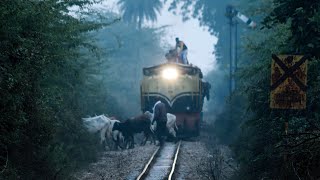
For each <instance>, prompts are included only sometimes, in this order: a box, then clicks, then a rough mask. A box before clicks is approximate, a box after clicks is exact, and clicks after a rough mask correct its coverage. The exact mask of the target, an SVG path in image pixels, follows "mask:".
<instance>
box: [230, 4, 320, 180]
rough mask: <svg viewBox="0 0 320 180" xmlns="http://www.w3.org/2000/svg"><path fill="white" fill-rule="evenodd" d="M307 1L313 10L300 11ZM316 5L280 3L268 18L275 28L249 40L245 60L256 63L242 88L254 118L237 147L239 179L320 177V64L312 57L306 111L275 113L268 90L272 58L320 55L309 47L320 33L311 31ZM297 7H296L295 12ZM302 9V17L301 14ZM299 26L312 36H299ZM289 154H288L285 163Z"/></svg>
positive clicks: (248, 69) (246, 72) (244, 75)
mask: <svg viewBox="0 0 320 180" xmlns="http://www.w3.org/2000/svg"><path fill="white" fill-rule="evenodd" d="M244 2H246V1H244ZM300 2H301V3H302V2H303V4H301V3H300ZM305 3H306V4H308V3H310V4H308V7H311V9H312V10H311V9H309V11H308V12H304V13H302V12H301V11H300V10H302V9H303V8H302V9H301V8H300V5H301V6H302V5H303V6H304V5H306V4H305ZM312 3H314V5H312ZM256 4H259V5H260V4H261V2H258V1H257V2H256ZM256 4H255V5H256ZM316 4H319V3H315V2H311V1H308V2H306V1H299V2H297V1H295V3H293V2H288V1H285V2H284V1H275V4H273V6H272V7H274V10H273V11H271V14H270V15H269V16H267V17H266V19H265V20H264V23H265V24H266V25H268V26H267V27H269V28H270V29H262V30H260V31H258V32H256V33H253V34H249V36H248V38H246V44H247V45H246V54H247V55H249V59H248V58H246V60H247V61H248V60H251V61H252V62H251V64H250V65H249V66H247V67H246V68H245V69H244V71H243V72H241V79H242V87H241V89H242V90H243V95H244V96H245V97H247V99H248V102H247V103H246V104H247V108H248V110H249V112H250V114H252V115H251V116H249V117H248V118H246V119H244V123H243V125H242V131H241V133H240V136H239V138H237V139H236V141H235V143H234V145H233V150H234V152H235V157H236V158H237V159H238V161H239V163H240V171H239V172H238V174H237V175H236V179H239V178H240V179H317V178H318V177H319V175H318V174H317V169H318V167H319V164H318V162H319V157H320V156H319V150H318V149H319V145H320V144H319V137H320V136H319V132H318V130H317V129H318V127H319V123H318V118H317V114H318V110H319V108H317V107H318V106H319V105H318V104H319V101H318V98H319V96H318V94H319V83H318V82H319V79H318V77H319V73H318V70H316V69H317V68H319V60H317V59H314V58H311V59H310V60H312V61H310V62H309V65H308V68H309V70H308V94H307V99H308V101H307V107H308V108H307V110H306V111H289V110H284V111H276V110H271V109H270V108H269V91H266V90H267V89H269V84H270V62H271V58H270V55H271V54H290V53H299V54H312V55H314V56H317V53H316V52H317V51H318V50H317V48H316V47H314V48H311V47H310V46H308V44H309V43H310V42H312V41H313V39H317V38H318V37H319V34H318V33H314V32H315V31H317V30H318V29H319V28H320V27H319V26H318V27H313V28H311V29H310V26H309V25H307V24H309V23H308V21H309V19H314V18H316V16H317V13H311V12H317V11H318V10H317V9H318V5H316ZM292 8H296V10H294V13H293V11H292ZM268 11H269V10H268ZM297 11H299V13H302V14H299V16H296V13H297ZM267 14H269V12H268V13H267ZM275 14H277V15H275ZM260 16H261V14H260ZM296 18H297V19H296ZM299 23H301V24H299ZM304 23H307V24H304ZM298 24H299V25H298ZM269 25H270V26H269ZM313 25H314V24H313ZM298 26H299V28H300V30H301V31H300V32H306V31H308V32H310V34H308V33H307V34H306V33H298V32H297V31H296V30H297V28H298ZM302 35H303V38H305V39H304V41H302ZM311 37H312V38H311ZM315 99H317V100H315ZM285 120H289V135H288V137H285V136H284V128H283V127H284V121H285ZM234 128H235V127H234ZM284 154H287V159H286V160H284Z"/></svg>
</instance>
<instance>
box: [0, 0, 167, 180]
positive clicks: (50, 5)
mask: <svg viewBox="0 0 320 180" xmlns="http://www.w3.org/2000/svg"><path fill="white" fill-rule="evenodd" d="M96 2H98V1H90V0H82V1H77V0H74V1H73V0H71V1H60V0H48V1H34V0H27V1H25V0H4V1H1V3H0V24H1V26H0V97H1V99H0V104H1V108H0V114H1V117H0V132H1V134H0V179H64V178H68V176H69V175H70V173H71V172H73V171H74V170H75V169H76V168H78V167H80V166H81V165H83V164H85V163H88V162H90V161H94V160H95V159H96V157H97V154H98V152H99V151H100V150H102V148H101V147H100V145H99V143H98V141H97V140H98V138H96V136H95V135H92V134H88V132H87V131H86V130H85V129H84V128H83V126H82V122H81V117H85V116H88V115H91V116H92V115H95V114H101V113H106V114H110V115H116V116H117V115H128V114H130V109H129V108H124V106H125V105H127V103H126V101H129V102H130V101H131V102H133V104H134V103H135V104H137V103H139V93H137V92H138V90H139V87H138V84H135V85H133V84H132V83H128V82H129V81H131V82H136V79H137V78H139V77H140V73H141V67H142V66H145V65H150V64H152V62H154V60H158V59H156V58H157V57H158V56H157V54H159V53H162V52H161V48H159V41H158V39H159V38H158V37H159V35H158V33H157V32H156V31H157V30H155V29H150V28H142V27H141V28H140V29H139V30H138V29H136V28H135V27H137V25H136V24H133V25H130V24H124V23H119V22H118V18H115V16H116V15H113V14H101V13H99V12H96V11H94V10H93V9H90V5H91V4H93V3H96ZM71 9H72V10H73V11H71ZM137 42H139V43H137ZM142 49H144V50H146V51H147V53H142V52H139V50H140V51H142ZM139 53H140V54H139ZM151 54H153V56H151ZM127 57H131V58H130V59H129V58H127ZM152 58H155V59H152ZM121 66H124V67H125V68H121ZM121 74H125V75H128V74H130V78H131V79H124V78H123V79H122V81H119V79H120V78H121V77H123V76H121ZM131 74H132V76H131ZM119 75H120V76H119ZM134 75H136V76H134ZM126 81H128V82H126ZM117 88H121V89H122V90H123V91H125V92H127V93H125V94H126V95H125V96H121V98H119V97H118V96H119V93H118V94H115V93H114V92H116V89H117ZM123 91H121V92H123ZM131 92H132V93H131ZM120 99H122V101H120ZM123 100H125V101H123ZM133 107H138V106H137V105H133ZM123 109H126V110H127V111H129V112H126V113H123ZM137 110H139V109H138V108H135V109H134V110H132V111H131V114H130V115H132V114H133V112H134V113H136V112H137Z"/></svg>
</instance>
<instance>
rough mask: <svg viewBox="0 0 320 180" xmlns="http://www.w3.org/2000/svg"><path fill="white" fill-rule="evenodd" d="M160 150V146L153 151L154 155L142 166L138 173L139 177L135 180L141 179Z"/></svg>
mask: <svg viewBox="0 0 320 180" xmlns="http://www.w3.org/2000/svg"><path fill="white" fill-rule="evenodd" d="M159 149H160V146H159V147H158V148H157V149H156V150H155V151H154V153H153V154H152V156H151V158H150V159H149V161H148V163H147V164H146V165H145V166H144V168H143V171H142V172H141V173H140V175H139V176H138V177H137V180H140V179H142V177H143V176H144V175H145V173H146V172H147V170H148V168H149V166H150V164H151V162H152V161H153V159H154V157H155V156H156V154H157V153H158V151H159Z"/></svg>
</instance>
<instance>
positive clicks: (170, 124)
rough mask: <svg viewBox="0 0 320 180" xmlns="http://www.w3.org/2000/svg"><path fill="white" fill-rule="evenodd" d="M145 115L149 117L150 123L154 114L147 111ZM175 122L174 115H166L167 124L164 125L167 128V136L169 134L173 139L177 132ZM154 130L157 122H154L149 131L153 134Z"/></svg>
mask: <svg viewBox="0 0 320 180" xmlns="http://www.w3.org/2000/svg"><path fill="white" fill-rule="evenodd" d="M145 114H146V115H148V116H149V117H151V118H150V120H151V122H152V121H153V117H154V114H153V113H151V112H149V111H146V112H145ZM176 121H177V117H176V116H175V115H174V114H171V113H167V124H166V127H167V130H168V132H169V134H171V135H172V136H173V137H174V138H176V137H177V132H176V130H178V127H177V124H176ZM156 128H157V122H154V123H153V124H151V127H150V129H151V130H152V131H153V132H155V131H156Z"/></svg>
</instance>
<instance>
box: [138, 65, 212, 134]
mask: <svg viewBox="0 0 320 180" xmlns="http://www.w3.org/2000/svg"><path fill="white" fill-rule="evenodd" d="M202 77H203V75H202V72H201V70H200V69H199V68H198V67H195V66H191V65H185V64H176V63H165V64H160V65H157V66H152V67H148V68H144V69H143V79H142V82H141V110H142V111H143V112H145V111H150V112H152V108H153V106H154V104H155V103H156V101H157V100H158V99H160V100H161V101H162V102H163V103H164V104H165V105H166V107H167V111H168V112H169V113H172V114H174V115H176V117H177V126H178V135H179V136H189V137H190V136H197V135H199V125H200V119H201V112H202V107H203V101H204V96H205V93H204V92H206V91H205V89H204V87H205V86H204V85H205V82H203V81H202Z"/></svg>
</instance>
